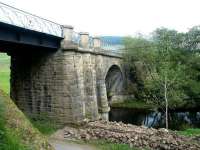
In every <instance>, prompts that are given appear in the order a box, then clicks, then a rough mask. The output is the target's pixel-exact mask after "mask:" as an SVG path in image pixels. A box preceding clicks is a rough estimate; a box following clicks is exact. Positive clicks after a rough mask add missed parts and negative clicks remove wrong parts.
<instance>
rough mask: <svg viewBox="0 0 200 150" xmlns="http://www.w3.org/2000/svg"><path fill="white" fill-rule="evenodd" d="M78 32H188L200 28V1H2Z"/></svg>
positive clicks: (93, 33) (105, 33)
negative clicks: (70, 27)
mask: <svg viewBox="0 0 200 150" xmlns="http://www.w3.org/2000/svg"><path fill="white" fill-rule="evenodd" d="M0 1H1V2H3V3H6V4H9V5H11V6H14V7H16V8H19V9H22V10H24V11H27V12H30V13H32V14H35V15H38V16H41V17H43V18H46V19H49V20H51V21H54V22H57V23H59V24H62V25H72V26H73V27H74V30H75V31H77V32H89V33H90V35H92V36H99V35H119V36H127V35H135V34H137V33H142V34H149V33H151V32H152V31H153V30H155V29H156V28H159V27H167V28H170V29H175V30H178V31H180V32H186V31H187V30H188V29H189V28H191V27H192V26H195V25H200V8H199V7H200V0H0Z"/></svg>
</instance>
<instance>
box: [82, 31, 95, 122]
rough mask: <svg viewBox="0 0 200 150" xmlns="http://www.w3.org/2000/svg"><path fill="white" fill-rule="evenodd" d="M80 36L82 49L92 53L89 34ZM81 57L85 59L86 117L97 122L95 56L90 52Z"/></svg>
mask: <svg viewBox="0 0 200 150" xmlns="http://www.w3.org/2000/svg"><path fill="white" fill-rule="evenodd" d="M80 36H81V37H80V39H81V41H80V45H81V47H82V48H83V49H84V50H86V51H91V49H89V34H88V33H85V32H82V33H80ZM81 55H82V59H83V64H82V66H83V77H84V89H83V91H84V96H85V97H84V102H85V117H86V118H87V119H89V120H97V119H98V118H99V117H98V107H97V96H96V70H95V56H94V55H91V53H88V52H85V53H82V54H81Z"/></svg>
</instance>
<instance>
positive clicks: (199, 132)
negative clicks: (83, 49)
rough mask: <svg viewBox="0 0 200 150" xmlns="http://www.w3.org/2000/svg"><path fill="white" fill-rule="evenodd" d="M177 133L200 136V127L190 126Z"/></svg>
mask: <svg viewBox="0 0 200 150" xmlns="http://www.w3.org/2000/svg"><path fill="white" fill-rule="evenodd" d="M177 133H178V134H180V135H184V136H200V128H189V129H186V130H183V131H177Z"/></svg>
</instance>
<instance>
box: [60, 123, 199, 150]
mask: <svg viewBox="0 0 200 150" xmlns="http://www.w3.org/2000/svg"><path fill="white" fill-rule="evenodd" d="M59 132H60V133H58V135H60V138H62V139H81V140H95V139H103V140H108V141H111V142H115V143H125V144H129V145H130V147H138V148H147V149H153V150H155V149H157V150H184V149H185V150H200V144H199V143H198V142H197V141H195V140H192V139H191V138H186V137H183V136H179V135H177V134H175V133H174V132H172V131H168V130H166V129H153V128H147V127H144V126H134V125H130V124H123V123H117V122H107V121H96V122H90V123H88V124H87V125H84V126H82V127H81V128H72V127H65V128H64V130H62V131H59Z"/></svg>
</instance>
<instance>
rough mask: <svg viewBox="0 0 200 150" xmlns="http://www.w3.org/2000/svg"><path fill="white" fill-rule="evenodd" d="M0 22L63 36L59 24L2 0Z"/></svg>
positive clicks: (0, 3)
mask: <svg viewBox="0 0 200 150" xmlns="http://www.w3.org/2000/svg"><path fill="white" fill-rule="evenodd" d="M0 22H3V23H7V24H11V25H15V26H18V27H23V28H25V29H29V30H33V31H38V32H43V33H46V34H50V35H53V36H57V37H63V35H62V26H61V25H59V24H57V23H55V22H53V21H50V20H47V19H44V18H41V17H39V16H36V15H33V14H31V13H28V12H25V11H23V10H20V9H17V8H15V7H12V6H9V5H7V4H4V3H2V2H0Z"/></svg>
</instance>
